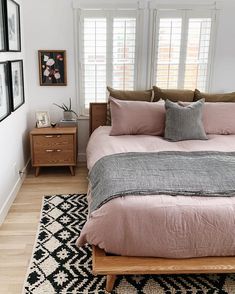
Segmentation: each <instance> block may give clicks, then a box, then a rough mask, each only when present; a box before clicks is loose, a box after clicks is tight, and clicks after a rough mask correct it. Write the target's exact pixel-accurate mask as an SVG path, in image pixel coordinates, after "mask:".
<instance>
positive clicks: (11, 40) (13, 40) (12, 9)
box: [6, 0, 21, 51]
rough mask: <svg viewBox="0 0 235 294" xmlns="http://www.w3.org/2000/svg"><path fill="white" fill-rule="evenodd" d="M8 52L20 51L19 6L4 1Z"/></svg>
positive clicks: (12, 2) (11, 1)
mask: <svg viewBox="0 0 235 294" xmlns="http://www.w3.org/2000/svg"><path fill="white" fill-rule="evenodd" d="M6 11H7V13H6V14H7V41H8V42H7V43H8V44H7V45H8V48H7V49H8V51H21V35H20V6H19V4H18V3H16V2H15V1H14V0H6Z"/></svg>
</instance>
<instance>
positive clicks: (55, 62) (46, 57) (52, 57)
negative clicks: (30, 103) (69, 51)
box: [38, 50, 67, 86]
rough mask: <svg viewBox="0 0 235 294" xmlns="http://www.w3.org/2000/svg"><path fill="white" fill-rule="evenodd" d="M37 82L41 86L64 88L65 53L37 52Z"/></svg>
mask: <svg viewBox="0 0 235 294" xmlns="http://www.w3.org/2000/svg"><path fill="white" fill-rule="evenodd" d="M38 63H39V80H40V85H41V86H66V85H67V69H66V51H65V50H39V51H38Z"/></svg>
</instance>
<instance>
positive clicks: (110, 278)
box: [105, 275, 116, 292]
mask: <svg viewBox="0 0 235 294" xmlns="http://www.w3.org/2000/svg"><path fill="white" fill-rule="evenodd" d="M115 280H116V275H107V278H106V288H105V289H106V291H107V292H112V290H113V286H114V283H115Z"/></svg>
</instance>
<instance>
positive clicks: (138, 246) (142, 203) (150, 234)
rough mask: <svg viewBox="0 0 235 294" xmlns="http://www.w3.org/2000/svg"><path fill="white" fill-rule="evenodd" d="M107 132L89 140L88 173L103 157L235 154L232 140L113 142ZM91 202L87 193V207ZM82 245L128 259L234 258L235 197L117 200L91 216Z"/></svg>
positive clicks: (128, 139)
mask: <svg viewBox="0 0 235 294" xmlns="http://www.w3.org/2000/svg"><path fill="white" fill-rule="evenodd" d="M109 132H110V127H100V128H98V129H97V130H95V132H94V133H93V134H92V136H91V138H90V141H89V144H88V147H87V164H88V168H89V170H90V169H91V168H92V166H93V165H94V164H95V162H96V161H97V160H98V159H100V158H101V157H103V156H105V155H110V154H114V153H120V152H135V151H137V152H158V151H171V150H175V151H202V150H203V151H225V152H226V151H235V135H227V136H223V135H210V136H209V140H207V141H198V140H197V141H196V140H193V141H181V142H168V141H165V140H164V139H162V138H161V137H156V136H145V135H139V136H115V137H113V136H109ZM234 176H235V175H234ZM120 185H121V183H120ZM89 197H90V192H89V191H88V201H89ZM85 243H89V244H94V245H98V246H99V247H100V248H103V249H104V250H105V251H106V252H110V253H115V254H119V255H128V256H155V257H166V258H187V257H199V256H229V255H235V197H230V198H229V197H189V196H167V195H159V196H153V195H152V196H138V197H137V196H135V195H133V196H126V197H120V198H116V199H113V200H111V201H109V202H108V203H106V204H104V205H103V206H102V207H101V208H99V209H98V210H96V211H94V212H93V213H92V214H91V217H90V218H89V219H88V220H87V222H86V224H85V226H84V228H83V229H82V232H81V235H80V237H79V238H78V240H77V245H78V246H82V245H84V244H85Z"/></svg>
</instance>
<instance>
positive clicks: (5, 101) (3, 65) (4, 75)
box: [0, 62, 11, 121]
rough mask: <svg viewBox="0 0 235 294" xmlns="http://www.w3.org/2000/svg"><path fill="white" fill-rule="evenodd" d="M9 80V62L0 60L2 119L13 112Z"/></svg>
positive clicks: (0, 119) (0, 116)
mask: <svg viewBox="0 0 235 294" xmlns="http://www.w3.org/2000/svg"><path fill="white" fill-rule="evenodd" d="M8 81H9V79H8V63H7V62H0V121H2V120H4V118H6V117H7V116H8V115H9V114H10V113H11V110H10V95H9V84H8Z"/></svg>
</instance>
